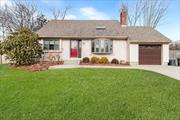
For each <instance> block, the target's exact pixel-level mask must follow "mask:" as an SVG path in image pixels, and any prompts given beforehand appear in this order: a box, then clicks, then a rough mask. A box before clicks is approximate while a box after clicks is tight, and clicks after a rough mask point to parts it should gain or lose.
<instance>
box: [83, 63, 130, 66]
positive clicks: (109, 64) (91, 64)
mask: <svg viewBox="0 0 180 120" xmlns="http://www.w3.org/2000/svg"><path fill="white" fill-rule="evenodd" d="M80 65H90V66H129V64H128V63H125V64H111V63H108V64H93V63H80Z"/></svg>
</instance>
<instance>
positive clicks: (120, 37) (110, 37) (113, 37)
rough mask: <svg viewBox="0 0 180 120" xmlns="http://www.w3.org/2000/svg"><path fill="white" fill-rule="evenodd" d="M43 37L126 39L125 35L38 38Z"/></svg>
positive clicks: (61, 37)
mask: <svg viewBox="0 0 180 120" xmlns="http://www.w3.org/2000/svg"><path fill="white" fill-rule="evenodd" d="M43 38H46V39H48V38H56V39H97V38H107V39H114V40H119V39H121V40H127V39H128V37H127V36H60V37H56V36H54V37H49V36H40V37H39V39H43Z"/></svg>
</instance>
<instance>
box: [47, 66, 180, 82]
mask: <svg viewBox="0 0 180 120" xmlns="http://www.w3.org/2000/svg"><path fill="white" fill-rule="evenodd" d="M66 68H116V69H117V68H118V69H121V68H126V69H143V70H148V71H153V72H157V73H160V74H163V75H166V76H169V77H172V78H174V79H177V80H180V67H176V66H161V65H137V66H93V65H56V66H51V67H50V68H49V69H66Z"/></svg>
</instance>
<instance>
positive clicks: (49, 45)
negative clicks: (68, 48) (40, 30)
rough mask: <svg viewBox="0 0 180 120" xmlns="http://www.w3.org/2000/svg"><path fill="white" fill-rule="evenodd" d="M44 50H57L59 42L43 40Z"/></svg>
mask: <svg viewBox="0 0 180 120" xmlns="http://www.w3.org/2000/svg"><path fill="white" fill-rule="evenodd" d="M44 50H59V40H44Z"/></svg>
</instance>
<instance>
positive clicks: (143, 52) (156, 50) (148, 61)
mask: <svg viewBox="0 0 180 120" xmlns="http://www.w3.org/2000/svg"><path fill="white" fill-rule="evenodd" d="M139 64H140V65H160V64H161V46H160V45H140V46H139Z"/></svg>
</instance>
